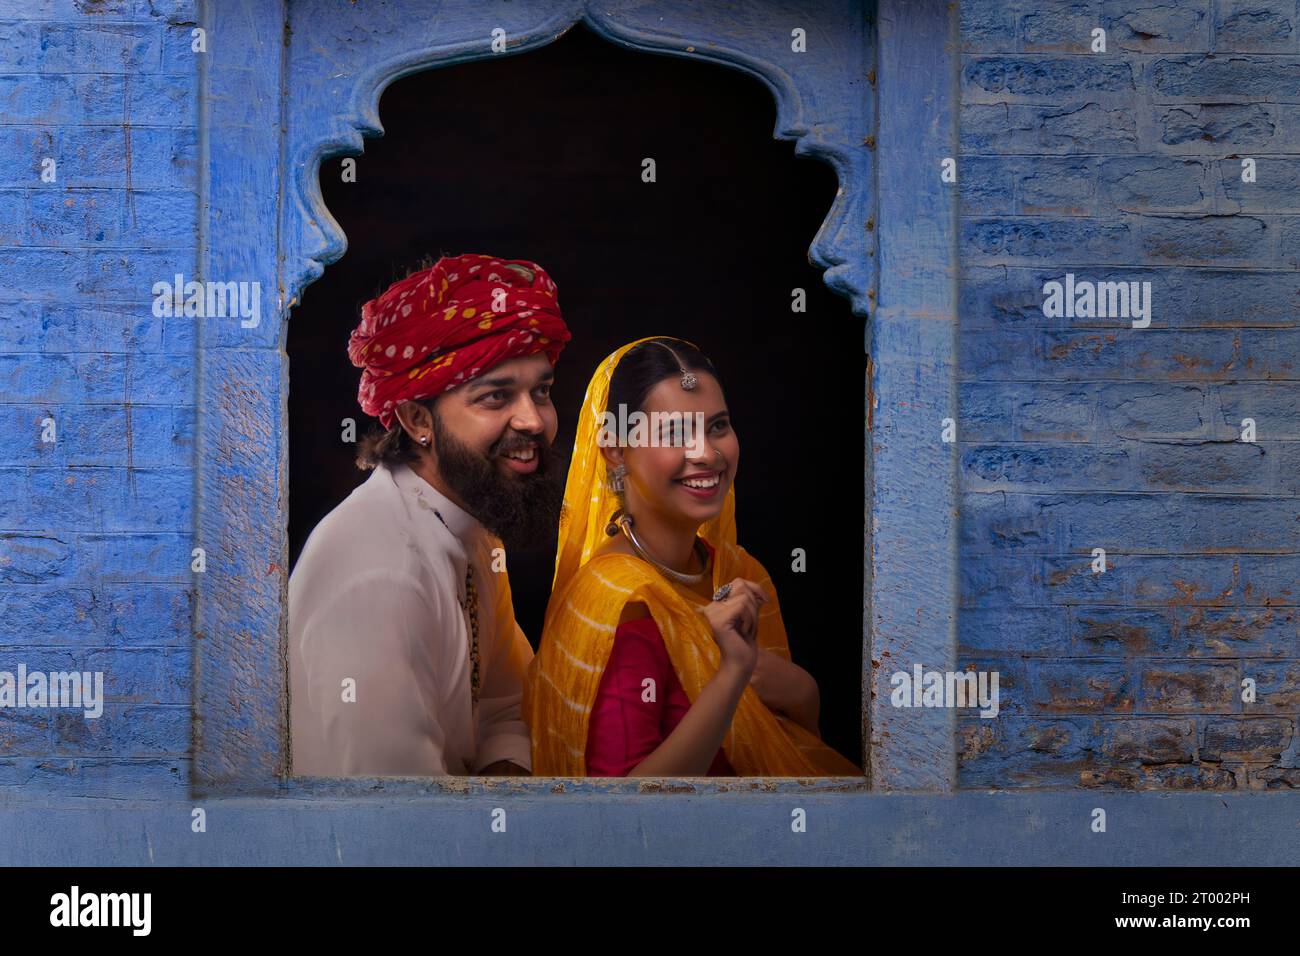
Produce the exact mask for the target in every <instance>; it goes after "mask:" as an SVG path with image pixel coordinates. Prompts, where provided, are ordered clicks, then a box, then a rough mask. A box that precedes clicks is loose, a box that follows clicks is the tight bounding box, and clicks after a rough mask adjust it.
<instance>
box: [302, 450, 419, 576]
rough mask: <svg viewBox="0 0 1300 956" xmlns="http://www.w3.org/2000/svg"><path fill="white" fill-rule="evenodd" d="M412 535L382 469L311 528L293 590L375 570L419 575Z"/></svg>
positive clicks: (386, 475)
mask: <svg viewBox="0 0 1300 956" xmlns="http://www.w3.org/2000/svg"><path fill="white" fill-rule="evenodd" d="M407 537H409V530H408V529H407V528H406V526H405V523H404V521H403V512H402V507H401V501H400V500H399V498H398V496H397V494H396V489H395V486H394V485H393V479H392V475H391V474H390V473H389V472H388V471H387V470H386V469H382V468H377V469H376V470H375V471H374V472H373V473H372V474H371V475H370V477H369V478H367V479H366V480H365V481H364V482H362V483H361V484H360V485H358V486H357V487H356V488H354V489H353V490H352V493H351V494H349V495H348V496H347V497H346V498H344V499H343V500H342V501H341V502H339V503H338V504H337V505H336V506H335V507H334V509H333V510H332V511H330V513H329V514H327V515H326V516H325V517H324V518H322V519H321V520H320V522H319V523H318V524H317V525H316V527H315V528H313V529H312V531H311V534H310V535H308V537H307V543H306V544H305V545H304V546H303V549H302V554H300V555H299V556H298V562H297V564H296V565H295V566H294V569H293V573H292V574H291V575H290V576H289V588H290V594H291V596H292V594H293V592H295V591H301V590H302V589H303V588H305V587H309V586H313V585H317V586H321V587H325V588H330V589H333V588H338V587H339V586H341V585H342V584H344V583H346V582H348V581H349V580H352V579H355V578H357V577H358V576H361V575H366V574H368V573H370V572H391V573H393V574H396V575H398V576H399V577H400V576H402V575H403V574H405V575H407V576H411V577H415V576H417V572H418V564H419V562H418V561H417V560H416V556H415V554H414V552H413V549H412V548H411V547H409V546H408V544H407V543H406V541H405V539H406V538H407Z"/></svg>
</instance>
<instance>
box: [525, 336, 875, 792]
mask: <svg viewBox="0 0 1300 956" xmlns="http://www.w3.org/2000/svg"><path fill="white" fill-rule="evenodd" d="M644 341H646V340H645V339H638V340H637V341H636V342H630V343H628V344H627V345H625V346H623V347H622V348H620V349H618V350H617V351H615V352H614V353H612V354H611V355H609V356H608V357H607V358H606V359H605V360H604V361H603V362H602V363H601V364H600V366H599V367H598V368H597V369H596V372H595V374H594V375H593V376H592V378H591V382H590V383H589V384H588V386H587V393H586V396H585V397H584V398H583V402H582V411H581V413H580V414H579V416H578V432H577V436H576V438H575V440H574V447H573V460H572V462H571V463H570V465H569V477H568V481H567V482H566V484H565V487H564V507H563V510H562V511H561V513H560V531H559V544H558V547H557V549H556V555H555V580H554V582H553V583H552V588H551V599H550V603H549V604H548V605H547V609H546V621H545V625H544V628H543V631H542V638H541V642H540V647H539V648H538V651H537V655H536V656H535V657H534V658H533V662H532V664H531V666H530V667H529V670H528V676H527V680H526V681H525V682H524V695H523V715H524V720H525V721H527V723H528V726H529V729H530V731H531V734H532V745H533V773H534V775H538V776H563V777H581V776H586V773H587V766H586V749H587V730H588V722H589V720H590V717H591V710H592V707H593V705H594V704H595V701H596V693H597V691H598V690H599V687H600V678H601V675H602V674H603V673H604V670H605V665H606V664H607V663H608V661H609V655H610V651H611V650H612V649H613V646H614V632H615V630H616V629H617V626H618V620H619V617H620V615H621V614H622V611H623V606H624V605H625V604H629V603H635V602H642V603H644V604H645V605H646V606H647V607H648V608H649V610H650V616H651V617H652V618H653V619H654V622H655V624H656V625H657V626H658V628H659V633H660V634H661V635H662V637H663V640H664V645H665V647H666V648H667V650H668V657H669V660H670V661H671V662H672V665H673V670H674V671H676V673H677V677H678V679H679V680H680V681H681V684H682V688H683V690H685V692H686V695H687V697H689V698H690V699H691V700H692V701H694V700H695V699H696V698H697V697H698V696H699V694H700V691H701V690H703V688H704V686H705V684H707V683H708V682H709V680H710V679H711V678H712V677H713V675H714V674H715V673H716V672H717V670H718V664H719V661H720V658H721V653H720V651H719V650H718V645H717V643H716V642H715V641H714V639H713V632H712V630H711V629H710V627H709V624H708V621H707V620H706V619H705V618H704V616H703V615H702V614H700V613H699V611H698V608H699V607H701V606H702V605H704V604H705V603H706V601H705V600H704V599H703V598H701V597H700V596H699V595H697V594H695V593H693V592H692V591H690V590H689V589H687V588H684V587H681V586H679V585H677V584H674V583H673V582H671V581H669V580H668V579H667V578H665V577H664V576H663V575H661V574H659V572H658V571H656V570H655V569H654V568H653V567H651V566H650V565H649V564H647V563H646V562H644V561H642V560H641V559H639V558H636V557H632V556H630V555H624V554H603V555H601V556H599V557H596V558H593V557H592V554H593V552H594V551H595V550H596V548H597V547H598V546H599V545H600V543H601V542H602V541H603V540H604V539H605V538H606V534H605V526H606V525H607V524H608V523H609V519H610V516H611V515H613V513H614V511H615V510H617V508H618V507H619V505H618V498H617V496H616V495H615V494H614V493H613V492H611V491H609V489H608V485H607V483H606V468H605V460H604V457H603V456H602V455H601V453H600V449H599V447H597V443H596V439H597V435H598V432H599V424H600V421H601V416H602V413H603V412H604V411H605V406H606V402H607V399H608V396H609V382H610V378H611V377H612V376H613V374H614V369H615V368H616V367H617V366H618V363H619V360H620V359H622V357H623V356H624V354H626V353H627V351H628V350H629V349H631V348H632V347H633V346H635V345H637V344H639V343H640V342H644ZM735 513H736V504H735V495H734V486H733V488H732V489H728V491H727V496H726V500H725V501H724V502H723V507H722V511H721V512H720V513H719V514H718V516H717V517H716V518H714V519H713V520H711V521H709V522H708V523H707V524H705V525H704V527H703V528H701V529H700V535H701V536H702V537H703V538H704V539H705V540H706V541H708V542H709V544H710V545H712V547H713V548H714V559H713V586H714V587H715V588H716V587H718V586H719V585H721V584H724V583H726V582H727V581H730V580H732V579H733V578H737V577H743V578H748V579H751V580H753V581H755V582H757V583H758V584H759V585H760V586H761V587H762V588H763V590H764V591H766V592H767V594H768V596H769V597H770V598H772V600H770V601H769V602H768V603H767V604H765V605H764V606H763V608H762V610H761V612H760V615H759V626H758V635H757V640H758V646H759V647H761V648H763V649H764V650H767V651H771V652H772V653H775V654H779V655H781V656H782V657H784V658H786V659H787V660H788V659H789V658H790V648H789V643H788V641H787V640H786V634H785V625H784V622H783V621H782V619H781V610H780V606H779V604H778V602H777V601H776V589H775V588H774V587H773V585H772V579H771V578H770V577H769V576H768V574H767V572H766V571H765V570H764V569H763V566H762V565H761V564H759V562H758V561H756V560H755V559H754V558H752V557H751V556H750V555H749V554H747V553H746V552H745V550H744V549H743V548H741V547H740V546H739V545H738V544H736V520H735ZM722 749H723V752H724V753H725V754H726V757H727V760H728V761H729V762H730V763H731V766H732V768H733V769H734V770H735V772H736V773H737V774H738V775H740V776H777V777H790V776H796V777H805V776H861V775H862V771H861V770H859V769H858V768H857V767H856V766H854V765H853V764H852V763H850V762H849V761H848V760H846V759H845V758H844V757H842V756H841V755H840V754H838V753H836V752H835V751H834V750H833V749H831V748H830V747H828V746H827V745H826V744H824V743H822V741H821V740H820V739H819V738H818V737H817V736H816V735H815V734H812V733H810V732H808V731H807V730H805V729H804V728H803V727H801V726H800V725H799V724H797V723H795V722H794V721H793V720H791V719H789V718H787V717H785V716H783V715H778V714H774V713H773V712H772V711H770V710H768V709H767V707H766V706H765V705H764V704H763V702H762V701H761V700H760V699H759V697H758V694H757V693H756V692H755V691H754V689H753V688H752V687H746V688H745V690H744V693H743V694H742V695H741V698H740V703H739V704H738V705H737V707H736V713H735V717H734V719H733V720H732V723H731V728H730V730H729V731H728V733H727V736H726V737H725V738H724V739H723V743H722Z"/></svg>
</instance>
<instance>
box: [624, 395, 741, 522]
mask: <svg viewBox="0 0 1300 956" xmlns="http://www.w3.org/2000/svg"><path fill="white" fill-rule="evenodd" d="M694 374H695V376H696V378H698V379H699V384H698V385H696V386H695V388H693V389H691V390H690V391H687V390H685V389H683V388H682V386H681V378H680V376H677V377H673V378H666V379H664V380H663V381H661V382H659V383H658V384H657V385H655V387H654V388H652V389H651V390H650V393H649V394H648V395H647V396H646V401H645V405H644V406H643V408H642V409H641V410H642V411H643V412H644V413H645V414H646V417H647V419H648V423H647V427H646V431H647V433H648V434H649V435H650V436H651V439H652V441H651V443H650V444H649V445H646V444H643V443H638V444H636V445H635V446H633V447H625V448H623V464H624V465H625V466H626V468H627V476H626V477H625V479H624V487H625V489H626V490H625V496H626V501H627V507H628V510H629V511H630V512H631V513H632V514H636V513H638V512H642V511H644V510H646V509H649V510H650V511H653V512H655V513H656V514H657V515H659V517H660V518H661V519H663V520H665V521H668V522H670V523H672V524H684V525H690V526H691V527H692V528H698V527H699V526H700V525H701V524H703V523H704V522H706V521H708V520H709V519H711V518H713V517H715V516H716V515H717V514H718V513H719V512H720V511H721V510H722V503H723V501H725V500H726V497H727V489H729V488H730V487H731V483H732V482H733V481H735V479H736V468H737V466H738V465H739V463H740V442H739V440H738V439H737V438H736V433H735V432H734V431H733V430H732V428H731V416H730V414H729V412H728V411H727V403H726V401H725V400H724V399H723V396H722V387H721V386H720V385H719V384H718V380H717V379H716V378H714V377H713V376H712V375H710V374H709V373H708V372H703V371H696V372H695V373H694ZM656 436H657V437H656Z"/></svg>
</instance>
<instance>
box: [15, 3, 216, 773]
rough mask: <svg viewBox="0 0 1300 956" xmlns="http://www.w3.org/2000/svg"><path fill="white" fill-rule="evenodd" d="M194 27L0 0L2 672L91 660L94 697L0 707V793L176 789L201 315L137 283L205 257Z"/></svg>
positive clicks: (178, 9) (189, 269) (145, 9)
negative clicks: (43, 707)
mask: <svg viewBox="0 0 1300 956" xmlns="http://www.w3.org/2000/svg"><path fill="white" fill-rule="evenodd" d="M196 23H197V14H196V10H195V4H194V3H193V2H188V0H105V2H92V0H5V2H4V3H2V4H0V159H2V160H3V161H2V162H0V484H3V487H4V489H5V491H4V494H3V495H0V670H8V671H14V670H16V668H17V665H18V664H19V663H20V662H21V663H25V664H26V666H27V668H28V670H44V671H62V670H72V669H76V670H85V671H92V672H93V671H102V672H103V673H104V675H105V677H104V680H105V687H104V693H105V698H106V704H105V707H104V713H103V716H102V717H100V718H98V719H86V718H85V717H84V716H83V715H82V714H81V713H80V712H76V711H56V710H47V711H40V710H35V709H28V710H26V711H14V710H9V709H6V710H4V711H0V790H3V789H9V788H16V787H21V788H23V789H24V790H31V789H40V788H49V789H51V790H57V791H58V792H59V793H60V794H63V795H67V796H73V795H83V794H84V795H101V796H118V795H124V794H131V793H141V792H146V793H153V794H160V795H161V794H180V793H184V792H185V789H186V787H187V784H188V774H189V751H190V716H189V715H190V695H191V678H190V672H191V664H192V654H191V644H192V640H193V635H192V582H191V572H190V570H189V564H190V557H189V554H190V549H191V547H192V544H191V537H192V535H191V524H192V515H193V511H192V508H193V494H194V491H193V486H194V462H193V437H194V424H195V407H194V395H195V387H194V386H195V380H194V379H195V369H194V329H193V326H192V323H193V321H194V320H193V319H183V318H182V319H171V318H156V317H154V315H153V313H152V309H151V304H152V296H151V287H152V285H153V283H154V282H156V281H170V280H171V278H172V276H173V275H174V274H175V273H177V272H180V273H183V274H184V275H185V276H186V277H187V278H190V277H192V276H193V274H194V272H195V265H196V261H197V249H198V245H197V239H196V231H197V215H198V199H197V196H198V175H199V170H198V128H197V117H198V111H197V103H198V65H197V58H196V56H195V55H194V54H192V53H191V52H190V31H191V29H193V26H194V25H195V24H196ZM47 158H49V159H53V160H54V161H55V162H56V163H57V167H56V169H57V181H55V182H53V183H47V182H42V181H41V171H42V162H43V160H45V159H47ZM45 418H51V419H53V420H54V422H55V424H56V427H57V440H56V441H55V442H54V443H52V444H49V443H44V442H42V440H41V422H42V420H43V419H45Z"/></svg>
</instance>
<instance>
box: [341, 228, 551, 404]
mask: <svg viewBox="0 0 1300 956" xmlns="http://www.w3.org/2000/svg"><path fill="white" fill-rule="evenodd" d="M555 293H556V289H555V283H554V282H552V281H551V277H550V276H548V275H547V274H546V271H545V270H544V269H542V267H541V266H539V265H538V264H537V263H535V262H529V261H528V260H527V259H499V258H495V257H493V256H484V255H478V254H467V255H463V256H445V257H443V258H441V259H439V260H438V261H437V262H436V263H434V264H433V265H432V266H431V267H430V268H428V269H424V270H422V271H420V272H416V273H414V274H413V275H409V276H407V277H406V278H405V279H402V280H401V281H400V282H395V283H393V284H392V285H391V286H389V287H388V288H387V289H386V290H385V291H384V292H383V294H382V295H380V296H379V297H378V298H375V299H371V300H370V301H369V302H367V303H366V304H365V305H363V306H362V307H361V324H360V325H358V326H357V327H356V329H355V330H353V332H352V337H351V339H349V341H348V357H349V358H350V359H352V364H353V365H355V366H357V367H358V368H360V369H363V371H362V373H361V386H360V388H359V389H358V390H357V401H358V402H360V403H361V410H362V411H364V412H365V413H366V414H367V415H373V416H375V417H377V418H378V419H379V421H380V422H381V423H382V424H383V426H384V427H385V428H391V427H392V424H393V411H394V409H395V408H396V407H397V403H398V402H400V401H402V400H404V399H419V398H428V397H429V396H431V395H440V394H442V393H443V392H448V391H451V390H452V389H453V388H455V387H456V386H457V385H462V384H464V383H465V382H467V381H469V380H470V379H472V378H477V377H478V376H479V375H482V374H484V373H486V372H487V370H488V369H490V368H492V367H493V366H494V365H499V364H501V363H502V362H504V361H506V360H508V359H514V358H523V357H525V356H528V355H533V354H535V353H537V352H545V353H546V355H547V358H549V359H550V361H551V364H552V365H554V364H555V360H556V359H557V358H558V357H559V354H560V350H561V349H562V348H564V343H565V342H567V341H568V340H569V337H570V336H569V329H568V327H567V326H565V324H564V319H563V318H562V317H561V316H560V305H559V303H558V302H557V301H556V298H555Z"/></svg>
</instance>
